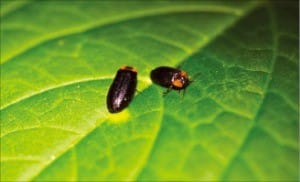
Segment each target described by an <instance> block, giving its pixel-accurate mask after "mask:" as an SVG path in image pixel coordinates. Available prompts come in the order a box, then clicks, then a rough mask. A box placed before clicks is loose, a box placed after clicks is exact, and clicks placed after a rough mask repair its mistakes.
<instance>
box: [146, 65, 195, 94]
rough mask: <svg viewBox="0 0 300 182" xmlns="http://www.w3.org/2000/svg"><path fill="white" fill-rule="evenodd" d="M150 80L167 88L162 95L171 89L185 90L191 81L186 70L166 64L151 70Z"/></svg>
mask: <svg viewBox="0 0 300 182" xmlns="http://www.w3.org/2000/svg"><path fill="white" fill-rule="evenodd" d="M151 80H152V82H154V83H156V84H158V85H160V86H163V87H166V88H168V89H167V91H166V92H164V95H165V94H167V93H168V92H170V91H171V90H172V89H173V90H179V91H180V90H185V88H186V87H187V86H188V85H189V84H190V83H191V80H190V79H189V77H188V75H187V74H186V72H184V71H182V70H180V69H177V68H172V67H168V66H161V67H157V68H155V69H154V70H152V71H151Z"/></svg>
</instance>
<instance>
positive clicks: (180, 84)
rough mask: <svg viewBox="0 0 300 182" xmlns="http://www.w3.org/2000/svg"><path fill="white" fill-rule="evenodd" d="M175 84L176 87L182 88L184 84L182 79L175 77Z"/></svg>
mask: <svg viewBox="0 0 300 182" xmlns="http://www.w3.org/2000/svg"><path fill="white" fill-rule="evenodd" d="M173 85H174V86H175V87H178V88H181V87H182V86H183V84H182V82H181V80H180V79H175V80H174V81H173Z"/></svg>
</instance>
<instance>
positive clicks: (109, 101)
mask: <svg viewBox="0 0 300 182" xmlns="http://www.w3.org/2000/svg"><path fill="white" fill-rule="evenodd" d="M136 86H137V70H136V69H135V68H134V67H131V66H122V67H121V68H120V69H119V70H118V72H117V74H116V76H115V78H114V80H113V83H112V84H111V86H110V88H109V91H108V94H107V97H106V106H107V109H108V111H109V112H110V113H118V112H121V111H122V110H123V109H125V108H126V107H127V106H128V105H129V104H130V102H131V100H132V99H133V96H134V93H135V90H136Z"/></svg>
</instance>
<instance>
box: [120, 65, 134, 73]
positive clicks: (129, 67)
mask: <svg viewBox="0 0 300 182" xmlns="http://www.w3.org/2000/svg"><path fill="white" fill-rule="evenodd" d="M120 70H129V71H133V72H137V70H136V69H135V68H134V67H131V66H122V67H121V68H120Z"/></svg>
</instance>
